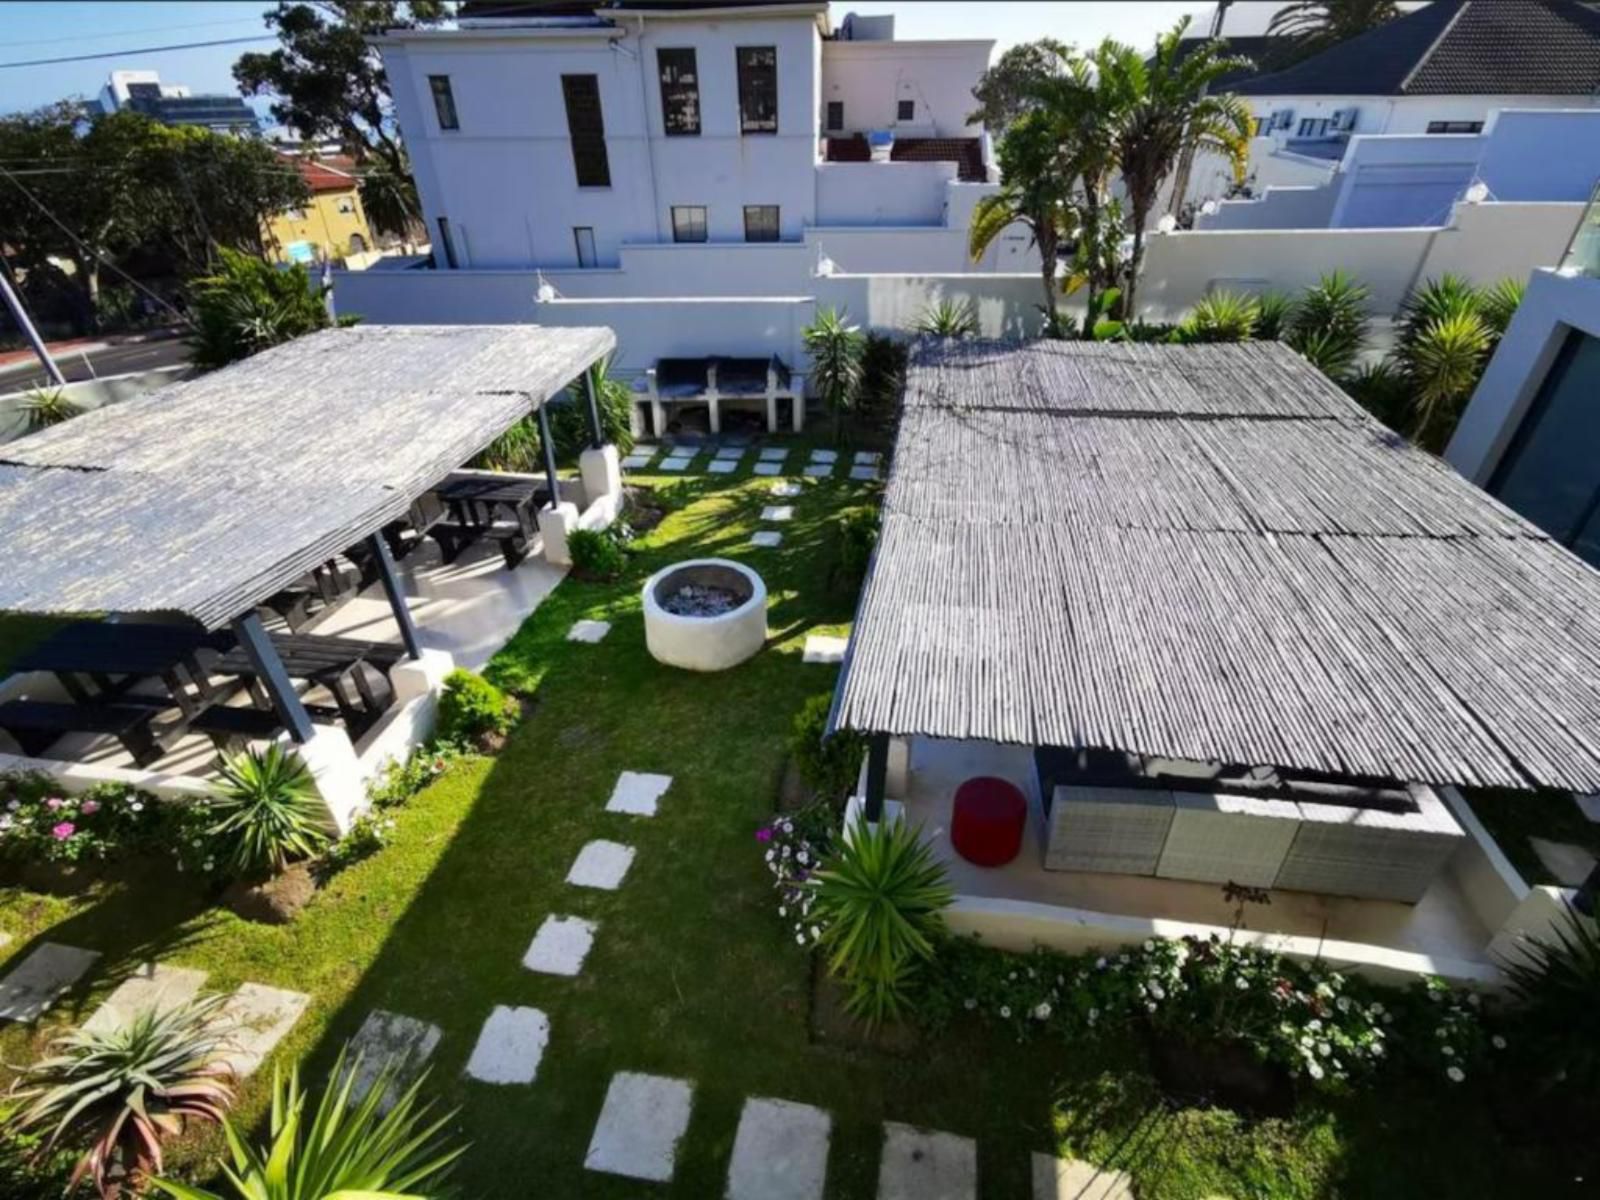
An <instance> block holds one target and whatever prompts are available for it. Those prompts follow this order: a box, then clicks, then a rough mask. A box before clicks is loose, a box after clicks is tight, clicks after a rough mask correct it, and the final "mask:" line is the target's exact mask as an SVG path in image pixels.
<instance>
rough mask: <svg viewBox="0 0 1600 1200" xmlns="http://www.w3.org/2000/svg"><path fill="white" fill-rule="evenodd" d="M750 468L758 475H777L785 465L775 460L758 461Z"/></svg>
mask: <svg viewBox="0 0 1600 1200" xmlns="http://www.w3.org/2000/svg"><path fill="white" fill-rule="evenodd" d="M750 470H751V471H752V472H754V473H755V474H757V475H777V474H779V473H780V472H781V471H782V470H783V467H782V466H780V465H779V464H778V463H775V462H758V463H757V464H756V465H755V466H753V467H751V468H750Z"/></svg>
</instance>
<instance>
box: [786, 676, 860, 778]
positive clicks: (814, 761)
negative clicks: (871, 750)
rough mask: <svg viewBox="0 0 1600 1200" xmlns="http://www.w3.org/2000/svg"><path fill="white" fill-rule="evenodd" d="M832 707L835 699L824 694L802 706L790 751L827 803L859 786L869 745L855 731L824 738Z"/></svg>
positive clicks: (841, 731) (799, 767) (792, 731)
mask: <svg viewBox="0 0 1600 1200" xmlns="http://www.w3.org/2000/svg"><path fill="white" fill-rule="evenodd" d="M832 705H833V697H832V696H830V695H828V694H827V693H823V694H822V695H819V696H813V697H811V699H809V700H807V701H806V702H805V704H804V705H802V706H801V709H800V712H799V713H798V714H797V715H796V716H795V719H794V727H793V729H792V730H791V731H790V734H789V750H790V751H791V752H792V753H793V754H794V761H795V766H796V767H797V768H798V769H799V771H800V778H801V779H803V780H805V782H806V785H807V786H808V787H810V788H811V789H812V790H813V791H815V792H816V793H817V794H818V795H819V796H822V797H824V798H825V799H828V800H837V799H839V798H840V797H841V796H843V795H844V794H845V793H846V792H847V791H849V789H850V788H851V787H853V786H854V785H855V782H856V776H857V775H858V774H859V773H860V771H861V756H862V755H863V754H865V753H866V748H867V743H866V739H865V738H863V737H862V736H861V735H860V734H859V733H857V732H855V731H854V730H852V729H841V730H840V731H839V732H838V733H836V734H834V735H833V736H832V737H831V738H826V739H825V738H824V737H823V734H824V733H826V732H827V728H828V710H829V709H830V708H831V707H832Z"/></svg>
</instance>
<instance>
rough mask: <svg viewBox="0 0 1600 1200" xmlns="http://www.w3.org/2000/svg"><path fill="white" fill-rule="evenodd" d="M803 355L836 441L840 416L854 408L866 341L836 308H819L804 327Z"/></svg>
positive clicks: (859, 386) (839, 430)
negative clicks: (806, 357)
mask: <svg viewBox="0 0 1600 1200" xmlns="http://www.w3.org/2000/svg"><path fill="white" fill-rule="evenodd" d="M804 337H805V343H806V352H807V353H808V354H809V355H810V356H811V380H812V382H813V383H815V384H816V386H817V391H819V392H821V393H822V400H823V403H825V404H826V405H827V406H828V411H829V412H831V413H832V414H833V435H834V439H835V440H836V441H837V440H838V438H839V435H840V432H841V424H842V421H843V419H844V414H846V413H848V412H849V411H850V410H851V408H852V407H854V405H855V400H856V393H857V391H859V390H860V388H861V374H862V372H861V358H862V355H863V354H864V353H865V352H866V346H867V339H866V337H865V335H864V334H862V332H861V328H860V326H857V325H851V324H849V323H848V320H847V318H846V317H845V314H844V313H842V312H841V311H839V310H838V309H836V308H822V309H819V310H818V311H817V315H816V318H815V319H814V320H813V321H812V322H811V324H810V325H808V326H806V328H805V332H804Z"/></svg>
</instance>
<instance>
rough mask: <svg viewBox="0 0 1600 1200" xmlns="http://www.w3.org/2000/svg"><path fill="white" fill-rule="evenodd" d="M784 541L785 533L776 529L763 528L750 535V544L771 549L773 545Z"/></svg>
mask: <svg viewBox="0 0 1600 1200" xmlns="http://www.w3.org/2000/svg"><path fill="white" fill-rule="evenodd" d="M782 542H783V534H781V533H779V532H778V531H777V530H776V529H762V530H758V531H757V532H755V533H752V534H751V535H750V544H751V545H752V546H765V547H767V548H768V549H771V548H772V547H773V546H777V545H781V544H782Z"/></svg>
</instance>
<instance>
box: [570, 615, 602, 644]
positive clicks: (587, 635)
mask: <svg viewBox="0 0 1600 1200" xmlns="http://www.w3.org/2000/svg"><path fill="white" fill-rule="evenodd" d="M610 632H611V622H610V621H590V620H582V621H579V622H577V623H576V624H575V625H573V627H572V628H571V629H569V630H567V641H569V642H598V641H599V640H600V639H601V638H603V637H605V636H606V634H608V633H610Z"/></svg>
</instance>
